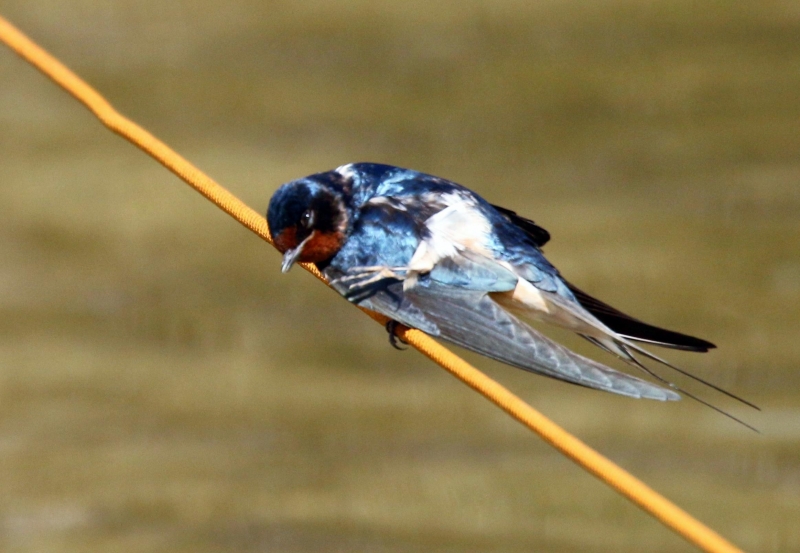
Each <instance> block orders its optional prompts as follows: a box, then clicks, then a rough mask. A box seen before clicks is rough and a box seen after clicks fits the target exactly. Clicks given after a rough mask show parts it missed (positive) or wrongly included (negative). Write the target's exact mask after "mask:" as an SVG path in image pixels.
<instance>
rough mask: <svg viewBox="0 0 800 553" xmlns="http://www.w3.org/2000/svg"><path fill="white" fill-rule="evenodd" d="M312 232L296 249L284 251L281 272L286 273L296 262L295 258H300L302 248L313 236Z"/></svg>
mask: <svg viewBox="0 0 800 553" xmlns="http://www.w3.org/2000/svg"><path fill="white" fill-rule="evenodd" d="M314 232H315V231H312V232H311V234H309V235H308V236H306V238H305V240H303V241H302V242H300V243H299V244H298V245H297V247H296V248H292V249H291V250H286V253H285V254H283V263H281V272H282V273H288V272H289V269H291V268H292V265H294V262H295V261H297V258H298V257H300V254H301V253H303V248H304V247H305V245H306V244H307V243H308V241H309V240H311V237H312V236H314Z"/></svg>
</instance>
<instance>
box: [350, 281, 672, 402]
mask: <svg viewBox="0 0 800 553" xmlns="http://www.w3.org/2000/svg"><path fill="white" fill-rule="evenodd" d="M340 292H344V293H346V291H343V290H340ZM358 303H359V305H361V306H362V307H366V308H367V309H371V310H373V311H377V312H379V313H382V314H383V315H386V316H387V317H390V318H391V319H393V320H396V321H398V322H400V323H402V324H404V325H406V326H409V327H411V328H418V329H420V330H422V331H424V332H426V333H427V334H430V335H432V336H437V337H440V338H443V339H445V340H447V341H449V342H452V343H454V344H457V345H459V346H461V347H464V348H466V349H469V350H472V351H474V352H477V353H480V354H482V355H485V356H487V357H490V358H492V359H496V360H498V361H501V362H503V363H507V364H509V365H512V366H514V367H518V368H520V369H524V370H527V371H531V372H534V373H537V374H541V375H544V376H549V377H551V378H556V379H559V380H564V381H566V382H571V383H573V384H579V385H581V386H586V387H588V388H595V389H598V390H604V391H607V392H613V393H616V394H620V395H624V396H630V397H635V398H648V399H658V400H662V401H665V400H677V399H680V396H679V395H678V394H676V393H675V392H673V391H671V390H668V389H666V388H662V387H660V386H656V385H655V384H651V383H650V382H647V381H644V380H641V379H639V378H636V377H633V376H630V375H628V374H625V373H622V372H619V371H615V370H613V369H611V368H609V367H606V366H604V365H602V364H600V363H597V362H596V361H592V360H591V359H587V358H585V357H582V356H580V355H578V354H576V353H573V352H572V351H570V350H568V349H567V348H565V347H564V346H562V345H560V344H557V343H555V342H553V341H552V340H550V339H549V338H546V337H545V336H543V335H542V334H540V333H539V332H537V331H536V330H534V329H533V328H531V327H530V326H528V325H526V324H525V323H523V322H522V321H520V320H519V319H517V318H516V317H514V316H513V315H511V314H510V313H508V312H507V311H506V310H504V309H503V308H502V307H500V306H499V305H498V304H497V303H495V301H494V300H492V298H491V297H490V296H489V295H488V294H487V293H486V292H483V291H480V290H470V289H466V288H459V287H454V286H445V285H442V284H439V283H437V282H436V281H434V280H432V279H430V278H429V277H422V278H420V279H419V281H418V283H417V285H416V286H414V287H413V288H412V289H410V290H406V291H404V290H403V283H402V282H401V281H399V280H391V279H387V281H385V282H384V283H383V285H382V286H379V287H376V289H375V290H374V293H373V294H372V295H370V296H368V297H365V298H363V299H361V301H359V302H358Z"/></svg>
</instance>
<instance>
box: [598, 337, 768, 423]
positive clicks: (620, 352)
mask: <svg viewBox="0 0 800 553" xmlns="http://www.w3.org/2000/svg"><path fill="white" fill-rule="evenodd" d="M582 336H583V337H584V338H585V339H586V340H588V341H589V342H591V343H593V344H594V345H596V346H598V347H599V348H601V349H603V350H605V351H607V352H609V353H611V354H613V355H616V356H617V357H619V358H620V359H622V360H623V361H625V362H626V363H628V364H630V365H632V366H634V367H637V368H638V369H640V370H642V371H644V372H645V373H647V374H648V375H650V376H651V377H653V378H654V379H656V380H657V381H658V382H660V383H661V384H663V385H665V386H668V387H669V388H671V389H673V390H675V391H676V392H678V393H680V394H683V395H685V396H686V397H688V398H691V399H693V400H694V401H696V402H698V403H700V404H702V405H705V406H706V407H708V408H710V409H712V410H714V411H716V412H717V413H719V414H721V415H723V416H725V417H728V418H729V419H731V420H733V421H735V422H737V423H739V424H741V425H742V426H745V427H747V428H749V429H750V430H752V431H754V432H756V433H759V434H760V433H761V432H760V431H759V430H758V429H757V428H755V427H754V426H751V425H749V424H747V423H746V422H744V421H743V420H741V419H739V418H737V417H735V416H734V415H732V414H730V413H728V412H727V411H725V410H724V409H721V408H719V407H717V406H716V405H714V404H713V403H711V402H709V401H706V400H704V399H702V398H700V397H698V396H696V395H694V394H692V393H691V392H688V391H686V390H685V389H683V388H681V387H680V386H678V385H677V384H675V383H674V382H672V381H670V380H667V379H666V378H664V377H663V376H661V375H659V374H658V373H656V372H655V371H653V370H652V369H650V368H649V367H647V366H646V365H645V364H644V363H642V362H641V361H639V360H638V359H637V358H636V356H635V355H634V354H633V352H636V353H638V354H640V355H642V356H644V357H647V358H648V359H650V360H652V361H656V362H658V363H661V364H662V365H664V366H666V367H669V368H670V369H673V370H675V371H677V372H679V373H681V374H682V375H685V376H688V377H689V378H692V379H693V380H695V381H697V382H700V383H701V384H704V385H706V386H708V387H709V388H712V389H713V390H716V391H717V392H720V393H721V394H724V395H726V396H728V397H730V398H732V399H735V400H736V401H739V402H741V403H743V404H744V405H747V406H748V407H752V408H753V409H756V410H757V411H761V408H760V407H758V406H757V405H755V404H753V403H751V402H749V401H747V400H746V399H743V398H741V397H739V396H737V395H735V394H733V393H731V392H729V391H727V390H725V389H723V388H721V387H719V386H717V385H716V384H712V383H711V382H708V381H707V380H704V379H702V378H700V377H699V376H696V375H693V374H691V373H690V372H688V371H685V370H683V369H681V368H679V367H676V366H675V365H673V364H671V363H669V362H667V361H665V360H664V359H662V358H660V357H658V356H657V355H654V354H652V353H650V352H649V351H647V350H646V349H644V348H641V347H639V346H637V345H636V344H631V343H630V342H628V341H627V340H619V339H616V338H613V337H608V338H607V339H599V338H595V337H592V336H586V335H582ZM631 350H633V351H631Z"/></svg>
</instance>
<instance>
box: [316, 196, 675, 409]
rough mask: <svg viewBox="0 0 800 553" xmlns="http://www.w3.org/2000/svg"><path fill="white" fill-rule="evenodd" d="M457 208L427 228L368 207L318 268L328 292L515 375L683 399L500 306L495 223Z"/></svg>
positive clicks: (387, 207) (503, 278)
mask: <svg viewBox="0 0 800 553" xmlns="http://www.w3.org/2000/svg"><path fill="white" fill-rule="evenodd" d="M467 200H468V198H467ZM462 201H466V200H464V198H463V197H462V198H454V199H452V203H451V206H450V208H449V210H448V209H447V208H446V209H445V210H442V211H440V212H439V213H437V214H436V215H434V216H432V217H431V218H429V219H428V220H426V221H424V222H422V221H420V220H419V218H418V217H416V216H415V215H414V214H413V213H412V212H411V211H410V208H409V206H407V205H406V206H402V205H399V204H398V205H395V204H394V203H393V202H391V201H388V200H387V201H373V202H372V204H373V205H371V206H368V207H367V208H365V209H363V210H362V212H361V215H360V217H359V220H358V222H357V223H356V225H355V226H354V228H353V231H352V233H351V235H350V237H349V239H348V240H347V242H346V243H345V245H344V246H343V248H342V250H340V252H339V254H337V256H336V257H335V258H334V259H333V261H332V262H331V263H330V265H328V266H327V267H325V268H324V273H325V275H326V277H327V278H328V279H329V281H330V283H331V286H332V287H333V288H334V289H336V290H337V291H338V292H339V293H341V294H342V295H343V296H345V297H346V298H348V299H349V300H350V301H352V302H354V303H357V304H358V305H361V306H362V307H365V308H367V309H371V310H373V311H377V312H379V313H382V314H383V315H386V316H387V317H390V318H391V319H393V320H396V321H398V322H400V323H402V324H404V325H406V326H409V327H411V328H417V329H420V330H422V331H423V332H426V333H427V334H430V335H432V336H437V337H440V338H443V339H445V340H448V341H450V342H453V343H455V344H457V345H460V346H462V347H464V348H467V349H469V350H472V351H475V352H477V353H480V354H483V355H485V356H487V357H490V358H492V359H496V360H498V361H502V362H504V363H507V364H509V365H513V366H515V367H519V368H521V369H525V370H528V371H531V372H535V373H538V374H542V375H545V376H549V377H552V378H557V379H559V380H564V381H567V382H571V383H574V384H579V385H582V386H586V387H589V388H596V389H599V390H605V391H609V392H613V393H617V394H621V395H626V396H631V397H637V398H650V399H659V400H676V399H679V398H680V396H679V395H678V394H676V393H674V392H672V391H671V390H667V389H665V388H661V387H660V386H657V385H655V384H651V383H649V382H646V381H644V380H641V379H638V378H635V377H633V376H630V375H628V374H625V373H622V372H618V371H615V370H613V369H610V368H608V367H606V366H604V365H602V364H600V363H597V362H595V361H592V360H590V359H587V358H585V357H582V356H580V355H578V354H576V353H573V352H571V351H569V350H568V349H567V348H565V347H564V346H561V345H559V344H557V343H555V342H553V341H552V340H550V339H548V338H546V337H545V336H543V335H541V334H540V333H539V332H537V331H536V330H534V329H533V328H531V327H530V326H528V325H526V324H525V323H523V322H522V321H520V320H519V319H517V318H516V317H514V316H513V315H512V314H510V313H508V312H507V311H506V310H505V309H503V308H502V307H501V306H500V305H498V304H497V303H496V302H495V301H494V300H493V299H492V296H491V294H492V293H502V292H507V291H509V290H513V289H514V287H515V286H516V285H517V283H518V281H519V277H518V275H517V274H515V273H514V272H513V271H512V270H511V269H510V267H509V266H507V265H505V264H503V263H499V262H497V261H496V260H494V259H493V258H492V257H491V255H490V252H487V251H486V243H485V240H484V233H486V232H489V231H490V228H491V226H490V225H487V224H485V222H484V221H481V220H480V217H478V215H477V214H475V212H473V211H469V210H468V209H465V208H469V207H470V206H469V205H464V206H462V205H459V202H462ZM467 203H468V201H467ZM481 241H483V243H482V242H481ZM427 265H429V266H427ZM403 266H405V267H407V268H408V269H409V270H405V271H404V270H402V269H401V268H402V267H403ZM411 273H414V275H413V279H414V283H413V284H412V285H409V281H410V280H411V279H410V277H409V275H410V274H411Z"/></svg>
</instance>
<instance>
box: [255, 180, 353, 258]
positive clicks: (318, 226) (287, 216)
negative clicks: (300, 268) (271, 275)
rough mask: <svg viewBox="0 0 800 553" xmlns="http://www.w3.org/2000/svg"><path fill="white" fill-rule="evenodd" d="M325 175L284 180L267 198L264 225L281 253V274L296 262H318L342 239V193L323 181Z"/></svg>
mask: <svg viewBox="0 0 800 553" xmlns="http://www.w3.org/2000/svg"><path fill="white" fill-rule="evenodd" d="M325 175H326V174H325V173H322V174H320V175H312V176H311V177H306V178H303V179H298V180H295V181H292V182H288V183H286V184H284V185H283V186H281V187H280V188H278V190H277V191H276V192H275V194H273V196H272V199H271V200H270V201H269V208H268V209H267V224H268V225H269V231H270V233H271V234H272V239H273V240H274V242H275V246H276V247H277V248H278V250H279V251H280V252H281V253H282V254H283V264H282V265H281V270H282V271H283V272H284V273H285V272H287V271H288V270H289V269H291V268H292V265H293V264H294V263H295V262H296V261H301V262H311V263H320V262H323V261H326V260H328V259H330V258H331V257H333V256H334V255H336V252H338V251H339V249H340V248H341V247H342V244H343V243H344V241H345V239H346V232H347V225H348V222H349V215H348V211H347V208H346V206H345V202H344V197H343V193H342V190H341V188H340V187H337V186H333V185H332V183H329V182H327V180H328V179H326V178H325ZM337 177H338V175H337ZM339 178H341V177H339Z"/></svg>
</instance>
